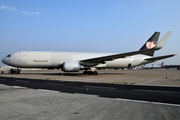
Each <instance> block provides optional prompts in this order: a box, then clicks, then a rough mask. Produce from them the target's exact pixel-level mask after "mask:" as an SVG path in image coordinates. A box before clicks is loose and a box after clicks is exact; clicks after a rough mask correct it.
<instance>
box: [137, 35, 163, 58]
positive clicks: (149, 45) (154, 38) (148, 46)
mask: <svg viewBox="0 0 180 120" xmlns="http://www.w3.org/2000/svg"><path fill="white" fill-rule="evenodd" d="M159 35H160V32H155V33H154V34H153V35H152V36H151V37H150V38H149V39H148V40H147V42H146V43H145V44H144V45H143V46H142V48H141V49H140V50H139V51H141V50H148V49H152V48H154V47H155V46H156V45H157V41H158V39H159ZM144 55H149V56H153V55H154V51H151V52H147V53H144Z"/></svg>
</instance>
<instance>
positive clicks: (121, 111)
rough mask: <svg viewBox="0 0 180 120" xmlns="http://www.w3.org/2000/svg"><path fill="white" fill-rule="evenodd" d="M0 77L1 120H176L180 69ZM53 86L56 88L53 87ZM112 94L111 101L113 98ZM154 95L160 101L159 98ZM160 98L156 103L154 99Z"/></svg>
mask: <svg viewBox="0 0 180 120" xmlns="http://www.w3.org/2000/svg"><path fill="white" fill-rule="evenodd" d="M98 72H99V75H97V76H95V75H83V74H82V72H78V73H63V76H62V72H61V71H54V70H33V71H22V74H20V75H11V74H8V73H7V71H4V74H0V96H1V97H0V106H1V107H0V118H1V120H41V119H42V120H119V119H120V120H132V119H134V120H144V119H146V120H171V119H173V120H178V119H179V118H180V114H179V113H180V78H179V77H180V71H178V70H176V69H167V70H166V69H157V70H136V71H134V70H126V71H123V70H102V71H98ZM57 82H58V84H60V85H57ZM113 96H114V97H113ZM158 96H159V97H158ZM158 100H159V101H158Z"/></svg>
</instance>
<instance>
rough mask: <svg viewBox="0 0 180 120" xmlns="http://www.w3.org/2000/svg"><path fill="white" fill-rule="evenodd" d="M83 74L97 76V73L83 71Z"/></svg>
mask: <svg viewBox="0 0 180 120" xmlns="http://www.w3.org/2000/svg"><path fill="white" fill-rule="evenodd" d="M83 74H89V75H98V72H97V71H84V72H83Z"/></svg>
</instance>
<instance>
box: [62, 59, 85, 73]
mask: <svg viewBox="0 0 180 120" xmlns="http://www.w3.org/2000/svg"><path fill="white" fill-rule="evenodd" d="M83 68H84V67H83V66H81V65H80V64H79V62H78V61H68V62H64V63H63V68H62V70H63V71H64V72H79V70H80V69H83Z"/></svg>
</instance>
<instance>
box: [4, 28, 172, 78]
mask: <svg viewBox="0 0 180 120" xmlns="http://www.w3.org/2000/svg"><path fill="white" fill-rule="evenodd" d="M171 33H172V31H169V32H168V33H167V34H166V35H165V36H164V37H163V38H162V39H161V41H160V42H159V43H157V41H158V39H159V35H160V32H155V33H154V34H153V35H152V36H151V37H150V38H149V39H148V40H147V42H146V43H145V44H144V45H143V46H142V47H141V49H140V50H139V51H133V52H127V53H85V52H53V51H49V52H48V51H21V52H15V53H12V54H9V55H7V56H6V57H5V58H3V59H2V62H3V63H5V64H7V65H10V66H13V67H17V68H48V69H50V68H58V69H61V70H62V71H63V72H79V71H80V70H85V71H84V72H83V74H89V75H92V74H94V75H97V74H98V72H97V71H96V69H98V68H130V67H135V66H139V65H144V64H148V63H152V62H155V61H157V60H161V59H165V58H169V57H173V56H175V54H171V55H164V56H158V57H153V55H154V52H155V51H157V50H160V49H161V48H162V47H163V46H164V44H165V43H166V41H167V39H168V38H169V36H170V34H171Z"/></svg>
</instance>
